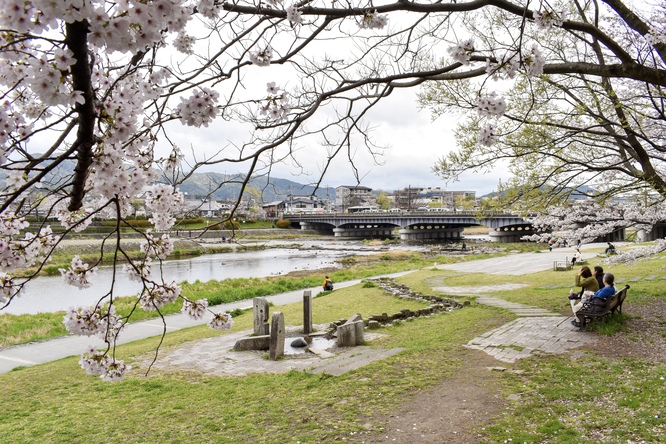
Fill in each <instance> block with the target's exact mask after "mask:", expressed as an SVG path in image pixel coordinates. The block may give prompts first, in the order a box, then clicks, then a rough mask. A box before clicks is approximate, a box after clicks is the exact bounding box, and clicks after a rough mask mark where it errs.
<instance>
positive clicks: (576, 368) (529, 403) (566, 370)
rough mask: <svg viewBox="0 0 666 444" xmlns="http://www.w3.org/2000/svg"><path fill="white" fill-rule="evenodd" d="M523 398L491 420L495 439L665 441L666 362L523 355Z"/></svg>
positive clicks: (517, 383) (516, 380)
mask: <svg viewBox="0 0 666 444" xmlns="http://www.w3.org/2000/svg"><path fill="white" fill-rule="evenodd" d="M518 366H519V367H520V368H521V369H522V370H524V371H525V373H523V374H521V375H520V376H509V375H507V376H506V377H507V378H508V379H512V380H513V381H512V383H513V390H514V392H515V393H519V394H520V400H519V401H517V402H515V403H514V404H513V405H512V410H513V411H512V414H510V415H505V416H504V417H503V418H502V420H500V421H498V422H496V423H495V424H493V425H491V426H489V427H488V426H487V427H486V430H485V433H484V434H485V435H486V436H489V437H492V442H509V440H511V441H510V442H520V443H522V442H526V443H541V442H549V443H571V444H574V443H599V442H612V443H627V442H649V443H660V442H664V437H665V436H666V419H665V418H664V413H665V412H664V399H666V383H665V380H666V366H664V365H654V364H650V363H647V362H644V361H641V360H637V359H621V360H609V359H603V358H598V357H594V356H586V357H584V358H580V359H578V360H575V361H572V360H570V359H568V358H567V357H551V358H548V359H529V360H524V361H519V365H518Z"/></svg>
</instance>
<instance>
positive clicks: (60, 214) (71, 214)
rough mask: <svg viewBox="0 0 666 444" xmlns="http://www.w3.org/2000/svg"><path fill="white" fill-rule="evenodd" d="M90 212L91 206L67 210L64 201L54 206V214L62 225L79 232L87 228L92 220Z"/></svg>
mask: <svg viewBox="0 0 666 444" xmlns="http://www.w3.org/2000/svg"><path fill="white" fill-rule="evenodd" d="M91 214H92V209H91V208H80V209H78V210H76V211H69V210H68V209H67V208H66V206H65V202H64V201H62V202H61V203H60V204H58V205H56V207H55V215H56V217H57V218H58V220H59V221H60V223H61V224H62V226H63V227H65V228H66V229H68V230H72V231H75V232H80V231H83V230H85V229H86V228H88V225H90V223H91V222H92V218H91V217H90V215H91Z"/></svg>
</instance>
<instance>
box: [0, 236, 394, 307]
mask: <svg viewBox="0 0 666 444" xmlns="http://www.w3.org/2000/svg"><path fill="white" fill-rule="evenodd" d="M294 243H296V242H294ZM297 243H298V244H300V245H304V246H305V247H306V249H299V248H269V249H266V250H259V251H248V252H238V253H236V252H234V253H224V254H212V255H203V256H197V257H193V258H188V259H181V260H169V261H165V262H164V264H163V266H162V270H163V274H164V276H165V277H166V278H165V280H166V281H169V282H170V281H174V280H175V281H176V282H183V281H188V282H195V281H197V280H199V281H201V282H206V281H209V280H212V279H217V280H222V279H227V278H250V277H265V276H276V275H285V274H287V273H289V272H292V271H296V270H316V269H321V268H328V267H335V266H337V265H336V264H337V261H339V260H340V259H342V258H344V257H348V256H352V255H362V254H372V253H376V252H378V251H385V250H386V249H387V248H386V247H369V246H367V245H364V244H363V243H361V242H331V243H326V242H322V241H317V242H316V243H317V244H318V245H320V246H322V244H323V246H322V247H323V248H317V247H316V245H315V243H314V242H313V241H310V242H302V241H298V242H297ZM269 244H270V243H269ZM395 248H401V249H404V248H405V247H404V246H401V247H395ZM121 269H122V267H121ZM157 272H158V271H157V268H156V265H154V268H153V273H157ZM112 279H113V268H112V267H110V266H108V267H100V268H99V269H98V272H97V274H96V275H95V276H93V278H92V279H91V282H92V283H93V285H92V287H90V288H87V289H83V290H79V289H77V288H76V287H72V286H70V285H67V284H65V282H64V280H63V278H62V277H60V276H40V277H37V278H35V279H34V280H33V281H32V282H30V283H29V284H28V285H27V286H26V287H25V290H24V293H22V294H21V296H20V297H19V298H16V299H14V300H13V301H12V303H11V304H10V305H9V306H8V307H6V308H5V309H4V310H2V312H0V313H11V314H35V313H39V312H54V311H62V310H66V309H68V308H69V307H72V306H77V307H78V306H90V305H93V304H95V303H96V302H97V301H98V300H99V299H100V297H101V296H103V295H104V294H106V292H108V291H109V288H110V285H111V282H112ZM322 279H323V276H322ZM140 289H141V283H139V282H134V281H131V280H129V279H128V278H127V277H126V275H125V274H124V273H122V272H121V273H120V275H119V277H118V278H117V279H116V282H115V290H114V294H115V295H116V296H129V295H133V294H136V293H138V291H139V290H140Z"/></svg>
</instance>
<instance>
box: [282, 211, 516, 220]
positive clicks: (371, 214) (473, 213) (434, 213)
mask: <svg viewBox="0 0 666 444" xmlns="http://www.w3.org/2000/svg"><path fill="white" fill-rule="evenodd" d="M378 216H386V217H393V216H395V217H401V216H410V217H442V216H469V217H478V218H484V217H493V216H516V215H515V214H512V213H508V212H502V211H484V212H479V211H400V212H397V211H373V212H370V211H366V212H362V213H338V212H335V213H284V214H283V217H284V218H285V219H288V218H289V217H292V218H299V217H307V218H318V217H321V218H330V217H368V218H370V217H378ZM516 217H517V216H516Z"/></svg>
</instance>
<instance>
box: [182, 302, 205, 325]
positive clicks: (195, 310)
mask: <svg viewBox="0 0 666 444" xmlns="http://www.w3.org/2000/svg"><path fill="white" fill-rule="evenodd" d="M207 309H208V300H207V299H199V300H198V301H190V300H187V299H185V301H184V302H183V308H182V312H183V313H185V314H186V315H188V316H189V317H190V318H192V319H195V320H198V319H201V318H203V317H204V315H205V314H206V310H207Z"/></svg>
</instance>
